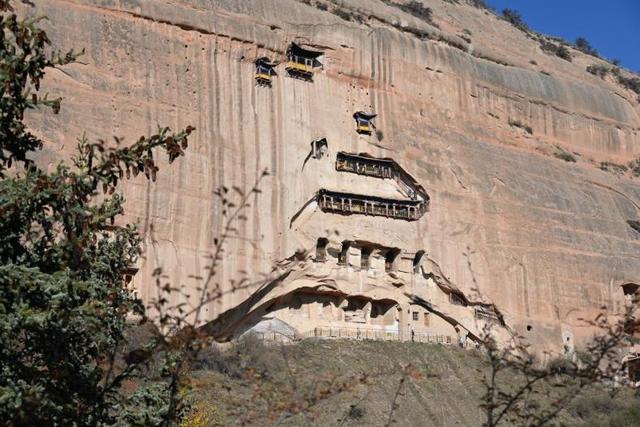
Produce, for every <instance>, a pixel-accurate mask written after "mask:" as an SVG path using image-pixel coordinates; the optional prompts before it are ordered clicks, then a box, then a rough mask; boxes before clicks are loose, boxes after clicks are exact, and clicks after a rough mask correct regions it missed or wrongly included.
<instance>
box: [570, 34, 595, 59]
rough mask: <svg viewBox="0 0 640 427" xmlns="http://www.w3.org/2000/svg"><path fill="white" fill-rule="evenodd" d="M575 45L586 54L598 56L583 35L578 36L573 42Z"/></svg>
mask: <svg viewBox="0 0 640 427" xmlns="http://www.w3.org/2000/svg"><path fill="white" fill-rule="evenodd" d="M575 47H576V49H578V50H579V51H580V52H582V53H586V54H587V55H591V56H595V57H599V56H600V55H599V54H598V51H597V50H595V49H594V48H593V47H591V44H590V43H589V42H588V41H587V39H585V38H584V37H578V38H577V39H576V42H575Z"/></svg>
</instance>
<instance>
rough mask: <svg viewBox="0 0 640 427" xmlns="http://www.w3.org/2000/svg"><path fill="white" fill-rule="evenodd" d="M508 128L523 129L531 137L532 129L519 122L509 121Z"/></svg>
mask: <svg viewBox="0 0 640 427" xmlns="http://www.w3.org/2000/svg"><path fill="white" fill-rule="evenodd" d="M509 126H514V127H517V128H520V129H524V130H525V131H526V132H527V133H528V134H529V135H533V129H532V128H531V126H529V125H526V124H524V123H522V122H521V121H519V120H513V119H509Z"/></svg>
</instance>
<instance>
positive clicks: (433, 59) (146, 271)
mask: <svg viewBox="0 0 640 427" xmlns="http://www.w3.org/2000/svg"><path fill="white" fill-rule="evenodd" d="M307 3H309V4H307ZM424 3H425V5H426V6H428V7H431V8H432V9H433V16H434V21H435V22H436V24H437V25H438V26H439V29H437V28H435V27H433V26H432V25H430V24H429V23H426V22H424V21H422V20H420V19H418V18H416V17H414V16H412V15H410V14H408V13H405V12H403V11H402V10H401V9H400V8H398V7H396V6H394V2H393V1H386V2H382V1H378V0H331V1H329V0H327V1H294V0H243V1H237V0H220V1H205V0H177V1H173V2H155V1H146V0H130V1H126V2H121V1H115V0H93V1H90V0H44V1H42V2H38V6H37V8H36V10H35V11H28V12H29V13H37V14H45V15H47V16H48V17H49V19H50V24H49V25H50V29H49V32H50V36H51V38H52V40H53V42H54V44H55V45H56V46H59V47H60V48H71V47H75V48H85V49H86V54H85V55H84V56H83V57H82V58H81V60H80V63H79V64H74V65H72V66H68V67H65V68H64V69H63V70H57V71H54V72H51V73H50V74H49V75H48V77H47V84H46V87H45V89H46V90H47V91H49V92H51V93H52V94H55V95H60V96H62V97H63V98H64V101H63V109H62V111H61V113H60V114H59V115H58V116H54V117H52V116H50V115H41V114H40V113H37V112H36V113H34V114H32V115H31V117H30V118H29V119H30V122H31V124H32V127H33V129H34V131H35V132H36V133H38V134H39V135H42V136H43V138H44V139H45V140H48V141H51V144H50V145H49V146H47V147H46V149H45V151H44V153H43V155H42V159H43V161H48V162H50V163H51V164H52V165H54V164H55V162H56V161H57V159H58V158H59V157H60V156H65V155H68V153H69V152H70V151H71V149H72V148H73V147H74V146H75V140H76V138H78V137H80V136H81V135H82V133H83V132H86V134H87V136H88V137H89V138H97V137H105V136H108V135H116V136H120V137H125V138H128V139H129V140H132V139H134V138H136V137H138V136H140V135H141V134H149V133H152V132H154V131H155V130H156V129H157V126H158V125H168V126H171V127H172V128H173V129H179V128H182V127H185V126H187V125H193V126H195V127H196V129H197V131H196V133H195V135H194V137H193V139H192V141H191V144H190V146H189V149H188V150H187V154H186V157H184V158H183V159H180V160H179V161H178V162H176V163H175V164H174V165H172V166H171V167H165V168H164V170H163V171H161V174H160V175H159V178H158V181H157V182H155V183H147V182H146V181H143V180H133V181H130V182H128V183H127V184H126V188H125V189H124V193H125V196H126V198H127V200H128V204H127V206H128V210H127V220H137V221H139V223H140V227H141V229H142V231H143V232H144V234H145V236H146V240H145V256H144V258H143V259H142V260H141V262H140V265H139V272H138V274H137V275H136V278H135V286H136V288H137V289H138V291H139V293H140V295H141V296H142V297H143V298H144V299H145V300H147V301H150V300H152V299H153V298H155V297H156V296H157V289H156V285H155V281H154V280H153V279H152V272H153V270H154V269H155V268H156V267H162V269H163V272H164V275H165V277H164V278H163V282H165V281H166V282H171V283H173V284H180V285H184V286H185V289H186V290H187V291H188V292H186V293H187V294H189V296H187V295H183V296H176V297H175V299H176V300H175V301H174V302H179V301H184V302H188V303H191V304H195V301H196V300H197V294H198V291H197V288H198V287H199V286H202V281H203V280H202V277H204V276H206V275H207V270H206V267H207V266H208V265H209V262H210V260H209V258H208V256H209V255H210V254H211V253H213V252H214V250H215V239H216V238H219V237H220V235H221V233H222V232H223V228H224V226H225V223H226V221H227V219H226V218H227V217H228V215H227V216H224V215H223V210H224V207H223V205H222V204H221V200H220V198H219V197H218V196H217V195H216V190H217V189H219V188H220V187H221V186H226V187H227V188H229V193H228V194H229V198H230V199H231V200H234V201H237V200H238V199H239V195H238V194H236V193H235V192H234V190H233V189H232V188H234V187H237V188H239V189H242V190H244V191H246V190H248V189H250V188H251V187H252V185H253V184H254V183H255V182H256V181H257V180H258V178H259V177H260V176H261V174H262V172H263V170H265V169H266V170H268V171H269V176H267V177H265V178H264V179H262V180H261V181H260V183H259V188H260V190H261V191H260V192H255V193H251V195H250V197H249V198H248V202H249V203H250V204H251V207H250V208H248V209H247V210H246V211H245V212H244V215H245V216H246V219H243V220H240V221H238V222H237V224H235V225H234V228H235V230H234V232H233V236H232V237H231V238H229V239H228V240H227V242H226V244H225V249H224V251H225V252H224V253H223V255H222V262H221V263H220V264H219V266H218V269H217V270H216V276H215V278H214V279H213V282H212V284H219V285H220V288H221V290H222V291H223V295H222V297H221V298H220V299H218V300H216V301H215V302H212V303H210V304H208V305H207V306H206V307H205V311H204V313H203V315H202V317H201V319H199V320H200V321H201V322H203V323H205V322H209V321H213V320H214V319H216V318H217V317H218V316H219V315H220V314H222V313H225V316H224V321H223V322H220V321H219V322H217V323H215V322H214V323H212V324H211V325H210V327H211V328H212V331H214V332H215V333H218V334H220V336H221V337H222V338H229V337H232V336H236V335H237V334H238V333H241V332H242V331H244V330H246V329H247V328H249V327H251V326H252V325H254V324H255V323H257V322H260V321H261V320H264V319H265V318H269V317H276V318H278V319H280V320H281V321H284V322H286V323H287V324H288V325H291V326H292V327H294V328H295V329H296V330H297V331H299V332H300V333H308V332H311V331H313V330H314V328H320V327H335V328H339V327H343V328H344V330H348V329H349V327H350V328H351V330H353V328H355V327H357V328H362V330H367V331H369V330H371V331H374V332H375V333H386V332H388V333H392V334H394V333H397V334H400V336H404V337H405V338H406V337H407V336H408V335H407V334H408V333H410V332H409V331H411V330H413V331H414V332H415V331H418V332H420V333H425V334H429V333H432V334H434V335H442V336H451V337H453V338H452V339H453V340H457V339H459V338H458V336H459V335H460V334H462V335H464V334H465V333H470V334H472V335H471V336H473V335H474V334H477V332H478V330H479V328H480V327H481V326H482V324H483V322H485V321H487V318H486V316H484V315H483V314H482V310H485V309H487V310H489V309H490V308H491V307H492V306H491V305H490V304H495V306H496V308H497V311H499V313H501V314H502V315H503V316H504V321H505V322H506V325H507V326H508V327H509V328H511V329H512V330H515V331H518V332H520V333H522V334H524V335H525V336H526V337H527V338H528V339H530V340H531V341H532V342H533V343H535V344H536V345H538V346H539V347H540V348H542V347H550V348H562V347H563V345H565V346H566V345H567V343H569V344H570V345H571V346H572V345H574V341H577V342H578V343H579V342H580V340H582V339H585V338H586V337H588V336H589V334H590V333H591V331H590V330H589V329H588V328H584V327H582V326H581V323H580V321H579V320H578V319H579V318H581V317H586V318H588V317H589V316H591V315H593V314H594V313H595V312H597V311H598V310H599V308H600V307H601V306H603V305H606V306H608V307H611V308H613V309H614V310H618V309H620V307H621V306H622V305H623V302H624V298H623V292H622V290H621V288H620V286H621V285H623V284H625V283H638V282H639V281H640V264H639V263H638V257H639V253H640V252H639V250H640V240H639V239H640V233H639V232H637V231H635V230H633V229H632V228H631V227H629V224H628V222H627V221H628V220H637V219H639V218H640V212H639V211H640V205H639V204H640V180H639V179H638V178H636V179H633V178H631V177H630V174H628V173H627V174H618V175H616V174H613V173H611V172H607V171H603V170H601V169H600V168H599V165H600V162H613V163H619V164H623V163H627V162H628V161H630V160H632V159H634V158H637V157H638V156H639V155H640V136H639V132H640V107H639V105H638V101H637V99H636V96H635V95H634V94H633V93H631V92H629V91H627V90H626V89H624V88H622V87H620V86H619V85H617V84H616V83H615V82H614V81H613V80H610V81H609V80H602V79H600V78H597V77H595V76H593V75H591V74H589V73H587V72H586V71H585V68H586V66H587V65H590V64H592V63H594V62H598V60H596V59H594V58H592V57H588V56H586V55H584V54H581V53H579V52H576V51H572V54H573V56H574V59H573V62H571V63H570V62H567V61H564V60H562V59H560V58H558V57H553V56H549V55H546V54H545V53H544V52H542V51H541V49H540V47H539V43H538V42H537V41H535V40H533V39H532V38H531V37H527V36H526V35H525V34H524V33H522V32H521V31H519V30H517V29H515V28H513V27H512V26H510V25H509V24H508V23H506V22H504V21H501V20H499V19H498V18H497V17H495V16H494V15H492V14H490V13H488V12H486V11H484V10H482V9H478V8H474V7H472V6H469V5H467V4H464V2H460V3H461V4H451V3H448V2H443V1H441V0H429V1H424ZM323 5H324V6H327V7H324V6H323ZM323 9H327V10H323ZM336 13H338V14H336ZM339 15H340V16H339ZM345 18H346V19H349V20H346V19H345ZM463 37H464V38H467V39H470V40H471V41H470V43H469V42H467V41H464V40H463ZM437 39H440V40H437ZM291 42H296V43H298V44H301V45H302V46H306V47H308V48H309V49H313V50H318V51H322V52H323V53H324V55H323V56H321V57H320V58H319V59H320V62H321V63H322V64H323V67H322V68H321V69H320V68H319V69H316V71H315V74H314V76H313V81H312V82H305V81H303V80H300V79H294V78H290V77H288V76H287V73H286V72H285V70H284V65H283V64H281V65H278V66H277V67H276V72H277V75H276V76H274V77H273V79H272V82H273V83H272V87H271V88H268V87H260V86H257V85H256V84H255V83H254V73H255V66H254V61H255V60H256V59H257V58H260V57H264V56H266V57H268V58H270V59H271V60H273V61H278V62H283V61H285V51H286V49H287V46H289V44H290V43H291ZM454 45H455V46H454ZM505 64H506V65H505ZM356 111H367V112H375V113H377V114H378V116H377V117H376V119H375V121H374V123H375V124H376V126H377V130H379V131H380V132H377V133H376V132H374V133H373V134H372V135H359V134H357V133H356V131H355V122H354V119H353V117H352V115H353V113H354V112H356ZM515 122H520V123H521V124H523V125H524V126H530V127H531V128H532V134H530V133H528V132H526V131H525V130H523V129H522V128H521V127H518V126H517V125H514V123H515ZM318 138H326V140H327V151H326V153H325V155H324V156H322V157H321V158H317V159H316V158H313V157H311V158H308V157H309V154H310V150H311V145H310V144H311V142H312V141H313V140H316V139H318ZM340 151H343V152H347V153H367V154H368V155H370V156H373V157H378V158H391V159H393V160H394V161H396V162H397V163H398V164H399V165H400V166H401V167H402V168H403V169H404V170H405V171H406V172H407V173H408V174H410V175H411V176H412V177H413V178H414V179H415V180H416V181H417V183H419V184H420V185H422V186H423V187H424V188H425V190H426V191H427V193H428V195H429V196H430V207H429V212H427V213H426V214H425V215H423V216H422V217H421V218H420V219H419V220H417V221H406V220H402V219H393V218H385V217H380V216H370V215H357V214H353V215H340V214H336V213H327V212H323V211H321V210H320V209H319V208H318V206H317V203H316V202H315V201H314V200H313V198H314V195H315V194H316V192H317V191H318V190H319V189H329V190H332V191H341V192H347V193H353V194H361V195H372V196H377V197H386V198H391V199H403V198H406V195H403V194H402V191H401V189H400V188H399V187H398V185H397V183H395V182H394V181H392V180H388V179H378V178H373V177H368V176H363V175H358V174H353V173H344V172H339V171H336V167H335V162H336V155H337V153H338V152H340ZM559 153H565V155H566V154H567V153H573V154H571V156H573V157H574V158H575V159H576V160H577V162H575V163H574V162H567V161H564V160H562V159H560V158H557V157H556V155H557V154H559ZM305 159H306V160H305ZM227 210H229V209H227ZM318 239H326V241H325V240H322V245H321V246H323V245H326V247H324V246H323V248H320V252H317V251H316V246H317V243H318ZM343 242H347V245H346V246H343ZM343 249H344V250H343ZM303 251H307V252H306V254H305V253H303ZM345 251H346V252H345ZM390 251H391V252H393V254H394V256H393V257H391V256H389V254H390V253H391V252H390ZM296 253H298V256H294V254H296ZM363 253H364V255H363ZM345 254H347V255H348V256H346V257H345V256H344V255H345ZM423 254H424V257H423ZM363 257H364V258H365V260H366V262H367V263H368V264H367V265H366V266H365V264H363ZM390 258H393V259H390ZM323 259H324V261H323ZM339 261H340V262H341V263H342V264H343V265H339V264H338V262H339ZM243 278H246V279H247V280H248V282H242V286H239V288H238V289H237V290H234V289H235V284H238V283H241V280H242V279H243ZM257 291H258V292H257ZM256 292H257V293H256ZM412 294H417V295H418V296H419V297H420V298H422V299H423V300H424V301H426V305H425V304H423V305H416V304H415V302H416V301H415V300H412V299H411V298H409V296H408V295H412ZM252 295H253V296H252ZM250 296H252V297H251V298H250V299H248V298H249V297H250ZM456 301H457V302H458V303H457V304H456ZM461 301H462V302H461ZM461 304H462V305H461ZM425 307H430V308H425ZM479 309H480V311H481V313H480V314H478V313H479ZM230 310H231V311H230ZM489 311H491V310H489ZM414 313H416V314H414ZM485 314H486V313H485ZM429 316H431V318H429ZM483 316H484V317H483ZM436 319H437V320H436ZM454 327H456V328H457V330H456V329H454ZM465 331H466V332H465Z"/></svg>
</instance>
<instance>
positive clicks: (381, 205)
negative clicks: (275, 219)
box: [317, 190, 427, 221]
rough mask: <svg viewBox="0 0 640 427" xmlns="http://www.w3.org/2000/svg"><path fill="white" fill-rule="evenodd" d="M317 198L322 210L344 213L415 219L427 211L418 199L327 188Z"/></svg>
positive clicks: (424, 204)
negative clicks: (344, 191)
mask: <svg viewBox="0 0 640 427" xmlns="http://www.w3.org/2000/svg"><path fill="white" fill-rule="evenodd" d="M317 200H318V206H319V207H320V209H322V210H323V211H325V212H338V213H342V214H345V215H350V214H361V215H372V216H383V217H386V218H397V219H404V220H407V221H415V220H417V219H420V217H422V215H424V214H425V212H426V211H427V204H426V203H425V202H423V201H420V200H395V199H387V198H383V197H375V196H366V195H360V194H350V193H340V192H335V191H329V190H320V191H319V192H318V196H317Z"/></svg>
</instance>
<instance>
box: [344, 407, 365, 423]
mask: <svg viewBox="0 0 640 427" xmlns="http://www.w3.org/2000/svg"><path fill="white" fill-rule="evenodd" d="M365 413H366V409H365V408H362V407H360V406H358V405H349V412H347V418H349V419H351V420H360V419H362V418H364V415H365Z"/></svg>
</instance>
